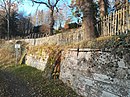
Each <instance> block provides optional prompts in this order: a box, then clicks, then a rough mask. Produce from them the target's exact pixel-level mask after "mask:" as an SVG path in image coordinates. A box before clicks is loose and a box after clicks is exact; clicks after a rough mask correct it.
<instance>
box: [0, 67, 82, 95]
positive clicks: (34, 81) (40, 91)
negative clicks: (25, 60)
mask: <svg viewBox="0 0 130 97" xmlns="http://www.w3.org/2000/svg"><path fill="white" fill-rule="evenodd" d="M2 72H6V73H5V76H6V75H7V76H9V75H11V76H10V77H7V78H9V80H10V78H11V77H12V79H13V77H15V78H14V79H13V80H15V81H11V82H15V83H17V80H18V81H20V82H22V83H24V84H18V85H25V86H26V87H28V90H29V91H28V92H29V93H28V94H30V96H29V97H80V96H78V95H77V94H76V93H75V92H74V91H73V90H72V89H71V88H70V87H68V86H67V85H66V84H64V83H63V82H62V81H61V80H58V79H57V80H53V79H45V78H44V77H43V76H42V75H43V72H42V71H40V70H37V69H35V68H33V67H30V66H26V65H17V66H9V67H7V68H5V69H2ZM0 77H1V76H0ZM1 79H3V78H1ZM12 79H11V80H12ZM4 84H6V83H4ZM5 86H6V85H5ZM8 86H9V85H8ZM12 88H13V87H12ZM5 90H6V89H5ZM6 91H7V92H8V90H6ZM24 93H25V92H24ZM24 93H23V95H24ZM26 94H27V93H26ZM5 95H6V93H5V94H4V96H3V95H2V97H6V96H5ZM7 96H8V97H13V95H11V93H10V95H7ZM14 97H17V96H16V95H15V96H14ZM18 97H19V96H18ZM20 97H21V96H20ZM24 97H27V96H24Z"/></svg>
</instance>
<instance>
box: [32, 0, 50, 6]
mask: <svg viewBox="0 0 130 97" xmlns="http://www.w3.org/2000/svg"><path fill="white" fill-rule="evenodd" d="M32 2H34V3H38V4H44V5H46V6H47V7H48V8H50V6H49V5H48V4H47V3H46V2H42V1H35V0H32Z"/></svg>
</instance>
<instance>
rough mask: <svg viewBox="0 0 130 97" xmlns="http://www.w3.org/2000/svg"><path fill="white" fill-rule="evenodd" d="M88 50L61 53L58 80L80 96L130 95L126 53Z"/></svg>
mask: <svg viewBox="0 0 130 97" xmlns="http://www.w3.org/2000/svg"><path fill="white" fill-rule="evenodd" d="M89 51H90V50H82V51H81V52H77V51H74V50H72V51H68V52H64V53H63V56H64V58H63V60H62V62H61V70H60V71H61V72H60V79H61V80H62V81H63V82H64V83H67V84H68V85H69V86H70V87H72V88H73V89H74V90H75V91H76V92H77V93H78V94H80V95H82V96H84V97H130V64H129V59H130V57H129V55H125V56H124V57H123V58H122V59H121V58H119V57H117V56H116V55H111V54H110V53H108V52H101V51H96V52H89ZM128 57H129V58H128Z"/></svg>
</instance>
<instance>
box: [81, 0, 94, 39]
mask: <svg viewBox="0 0 130 97" xmlns="http://www.w3.org/2000/svg"><path fill="white" fill-rule="evenodd" d="M85 2H86V3H87V4H84V5H83V6H82V11H83V24H82V26H83V28H84V29H85V35H84V39H85V40H91V39H93V38H95V30H94V29H95V28H94V13H93V7H92V5H93V0H87V1H85Z"/></svg>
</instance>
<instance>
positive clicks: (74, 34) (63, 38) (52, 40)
mask: <svg viewBox="0 0 130 97" xmlns="http://www.w3.org/2000/svg"><path fill="white" fill-rule="evenodd" d="M82 40H84V29H83V28H82V27H81V28H78V29H72V30H70V31H65V32H63V33H59V34H56V35H53V36H49V37H43V38H36V39H20V40H16V41H25V42H27V43H29V45H35V46H36V45H43V44H57V45H59V44H69V43H73V42H79V41H82ZM10 41H12V40H10Z"/></svg>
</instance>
